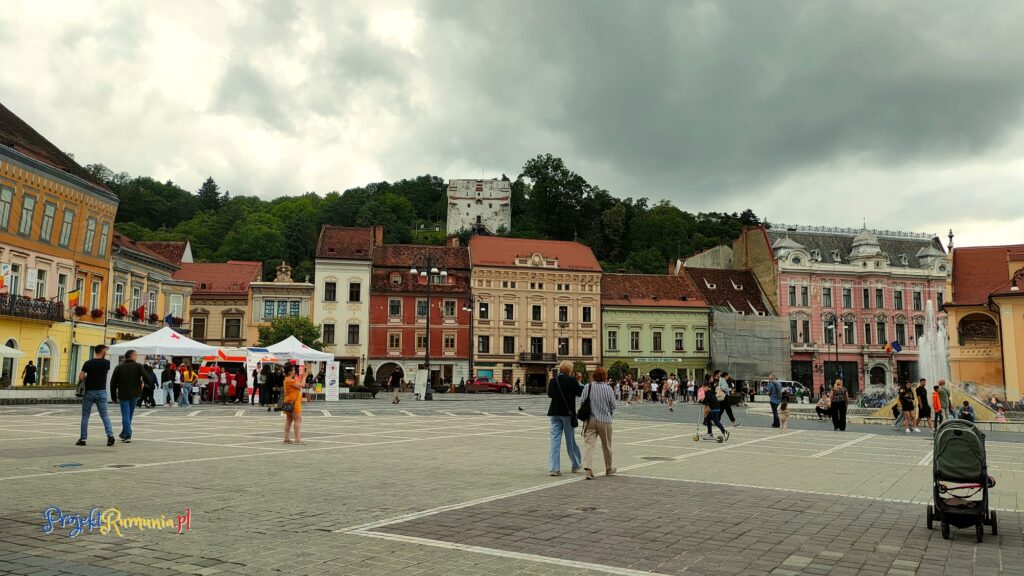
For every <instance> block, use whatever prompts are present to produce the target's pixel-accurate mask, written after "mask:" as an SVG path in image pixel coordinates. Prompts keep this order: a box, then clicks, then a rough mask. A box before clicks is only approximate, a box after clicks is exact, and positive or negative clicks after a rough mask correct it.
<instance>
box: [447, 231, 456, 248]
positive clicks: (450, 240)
mask: <svg viewBox="0 0 1024 576" xmlns="http://www.w3.org/2000/svg"><path fill="white" fill-rule="evenodd" d="M444 245H445V246H448V247H449V248H458V247H459V237H458V236H457V235H455V234H452V235H451V236H449V237H448V238H446V239H445V242H444Z"/></svg>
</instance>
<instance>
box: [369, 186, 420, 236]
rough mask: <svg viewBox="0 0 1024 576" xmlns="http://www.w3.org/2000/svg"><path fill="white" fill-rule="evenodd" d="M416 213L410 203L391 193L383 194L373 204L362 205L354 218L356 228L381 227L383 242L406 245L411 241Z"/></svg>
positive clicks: (406, 199)
mask: <svg viewBox="0 0 1024 576" xmlns="http://www.w3.org/2000/svg"><path fill="white" fill-rule="evenodd" d="M415 218H416V213H415V211H414V210H413V207H412V202H410V201H409V199H408V198H404V197H402V196H399V195H397V194H393V193H391V192H385V193H384V194H382V195H380V196H379V197H378V198H374V201H373V202H369V203H366V204H364V205H363V207H362V209H360V211H359V215H358V216H357V217H356V224H357V225H358V226H383V227H384V242H386V243H388V244H406V243H409V242H410V241H412V226H413V220H415Z"/></svg>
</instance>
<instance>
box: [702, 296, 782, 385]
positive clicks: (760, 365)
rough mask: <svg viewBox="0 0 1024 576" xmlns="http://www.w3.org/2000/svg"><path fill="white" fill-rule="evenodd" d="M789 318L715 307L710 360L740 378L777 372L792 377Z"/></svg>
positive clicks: (752, 378)
mask: <svg viewBox="0 0 1024 576" xmlns="http://www.w3.org/2000/svg"><path fill="white" fill-rule="evenodd" d="M789 340H790V334H789V320H788V319H787V318H783V317H780V316H747V315H745V314H733V313H725V312H719V311H715V313H714V314H713V316H712V320H711V364H712V366H713V369H715V370H725V371H728V372H729V374H731V375H732V376H733V377H734V378H735V379H737V380H746V381H751V380H757V379H761V378H767V377H768V376H769V375H771V374H775V375H776V376H778V377H779V379H780V380H791V379H792V377H791V376H792V374H791V371H792V365H791V363H790V354H791V344H790V341H789Z"/></svg>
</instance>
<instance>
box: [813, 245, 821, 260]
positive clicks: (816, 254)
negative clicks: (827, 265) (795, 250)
mask: <svg viewBox="0 0 1024 576" xmlns="http://www.w3.org/2000/svg"><path fill="white" fill-rule="evenodd" d="M811 260H814V261H815V262H821V250H818V249H817V248H815V249H814V250H811Z"/></svg>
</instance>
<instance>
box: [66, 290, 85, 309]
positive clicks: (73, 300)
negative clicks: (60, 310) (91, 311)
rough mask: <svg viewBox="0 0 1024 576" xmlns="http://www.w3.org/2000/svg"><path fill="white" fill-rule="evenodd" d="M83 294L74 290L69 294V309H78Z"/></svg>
mask: <svg viewBox="0 0 1024 576" xmlns="http://www.w3.org/2000/svg"><path fill="white" fill-rule="evenodd" d="M81 293H82V291H81V290H72V291H71V292H68V308H77V307H78V297H79V296H80V295H81Z"/></svg>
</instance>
